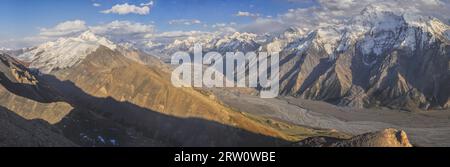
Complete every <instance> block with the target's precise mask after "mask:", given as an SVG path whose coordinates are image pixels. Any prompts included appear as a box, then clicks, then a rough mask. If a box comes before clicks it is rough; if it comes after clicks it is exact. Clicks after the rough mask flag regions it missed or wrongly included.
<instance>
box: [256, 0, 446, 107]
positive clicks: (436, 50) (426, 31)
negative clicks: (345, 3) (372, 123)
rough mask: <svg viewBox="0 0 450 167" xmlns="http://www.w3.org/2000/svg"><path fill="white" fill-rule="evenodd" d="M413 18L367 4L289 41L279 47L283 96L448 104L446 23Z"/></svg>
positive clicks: (332, 100)
mask: <svg viewBox="0 0 450 167" xmlns="http://www.w3.org/2000/svg"><path fill="white" fill-rule="evenodd" d="M419 18H420V19H419ZM419 18H415V17H413V16H408V15H396V14H394V13H392V12H388V11H378V10H377V9H376V8H368V9H366V10H364V11H363V12H362V13H361V15H360V16H356V17H354V18H353V19H352V20H351V21H349V23H348V24H346V25H336V26H330V27H323V28H319V29H318V30H316V31H313V32H311V33H309V34H308V35H307V36H306V37H301V38H297V39H296V40H291V41H292V42H290V43H287V44H285V45H284V46H283V48H282V49H281V53H280V58H281V60H280V70H281V81H280V82H281V90H282V94H283V95H293V96H298V97H302V98H306V99H313V100H321V101H327V102H330V103H333V104H339V105H345V106H354V107H371V106H384V107H390V108H396V109H406V110H410V111H415V110H428V109H442V108H448V107H449V95H450V86H449V85H450V84H449V83H450V66H449V64H450V39H449V37H448V35H447V34H448V32H449V31H450V28H449V27H448V26H447V25H445V24H444V23H442V22H440V21H439V20H437V19H432V18H421V17H419ZM274 42H276V41H274ZM272 43H273V42H272ZM270 44H271V43H269V45H268V46H270ZM265 50H271V49H270V48H267V47H266V48H265Z"/></svg>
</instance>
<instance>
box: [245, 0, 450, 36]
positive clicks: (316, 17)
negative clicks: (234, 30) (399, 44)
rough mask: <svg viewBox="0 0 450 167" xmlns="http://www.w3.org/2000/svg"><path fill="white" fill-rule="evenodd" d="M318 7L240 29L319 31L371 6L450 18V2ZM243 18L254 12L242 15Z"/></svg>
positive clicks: (342, 1) (350, 2) (357, 0)
mask: <svg viewBox="0 0 450 167" xmlns="http://www.w3.org/2000/svg"><path fill="white" fill-rule="evenodd" d="M288 1H289V2H303V3H305V2H308V3H309V2H312V1H313V0H288ZM315 3H316V4H318V5H315V6H312V7H307V8H297V9H289V10H288V11H287V12H285V13H283V14H279V15H278V16H274V17H271V18H269V17H267V18H265V19H262V18H259V19H256V20H255V21H254V22H252V23H250V24H247V25H243V26H241V27H240V29H239V30H241V31H248V32H260V33H263V32H270V31H275V30H276V29H283V27H284V28H287V27H290V26H297V27H300V28H306V29H315V28H317V27H320V26H328V25H334V24H339V23H342V22H343V21H345V20H347V19H349V18H351V17H353V16H355V15H358V14H360V12H361V11H362V10H363V9H364V8H366V7H367V6H370V5H376V6H381V7H382V9H383V10H388V11H393V12H397V13H408V14H419V15H423V16H433V17H437V18H439V19H441V20H443V21H444V22H445V21H446V20H449V19H450V10H449V9H450V0H315ZM238 14H239V15H241V16H250V15H251V13H248V12H241V13H238Z"/></svg>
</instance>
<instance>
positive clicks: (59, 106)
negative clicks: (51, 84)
mask: <svg viewBox="0 0 450 167" xmlns="http://www.w3.org/2000/svg"><path fill="white" fill-rule="evenodd" d="M0 61H1V62H0V84H1V85H0V94H1V96H0V104H1V106H3V107H5V108H7V109H9V110H12V111H14V112H15V113H17V114H18V115H20V116H22V117H24V118H26V119H43V120H45V121H47V122H49V123H52V124H54V123H57V122H59V121H61V119H62V118H63V117H64V116H66V115H67V114H69V112H70V110H72V106H71V105H69V104H68V103H66V102H64V101H63V100H62V98H61V96H59V95H58V94H57V93H56V92H54V91H53V90H51V89H49V88H48V85H46V84H44V83H41V82H39V81H38V80H37V79H36V77H35V76H34V75H33V74H32V73H31V72H30V71H29V70H28V69H27V68H26V67H24V66H23V65H22V64H21V63H20V62H17V61H16V60H14V59H13V58H11V57H9V56H8V55H4V54H2V55H0Z"/></svg>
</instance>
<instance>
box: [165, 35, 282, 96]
mask: <svg viewBox="0 0 450 167" xmlns="http://www.w3.org/2000/svg"><path fill="white" fill-rule="evenodd" d="M193 50H194V53H193V56H191V55H190V54H189V53H188V52H176V53H175V54H173V55H172V59H171V64H172V65H179V66H178V67H177V68H176V69H175V70H174V71H173V72H172V77H171V81H172V84H173V85H174V86H175V87H198V88H200V87H208V88H211V87H240V88H243V87H250V88H258V90H260V97H261V98H274V97H277V96H278V94H279V89H280V88H279V78H280V73H279V53H278V52H274V53H267V52H258V53H255V52H247V53H242V52H227V53H226V54H225V55H221V54H220V53H218V52H208V53H205V54H204V53H203V49H202V46H201V45H199V44H196V45H195V46H194V49H193Z"/></svg>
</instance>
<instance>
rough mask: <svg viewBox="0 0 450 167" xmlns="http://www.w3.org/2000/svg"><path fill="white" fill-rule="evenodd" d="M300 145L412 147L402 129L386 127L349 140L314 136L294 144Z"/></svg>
mask: <svg viewBox="0 0 450 167" xmlns="http://www.w3.org/2000/svg"><path fill="white" fill-rule="evenodd" d="M294 146H298V147H412V146H413V145H412V144H411V143H410V142H409V140H408V136H407V135H406V133H405V132H404V131H402V130H396V129H385V130H383V131H379V132H373V133H366V134H362V135H357V136H354V137H352V138H350V139H347V140H342V139H335V138H329V137H312V138H308V139H305V140H303V141H300V142H299V143H296V144H294Z"/></svg>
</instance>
